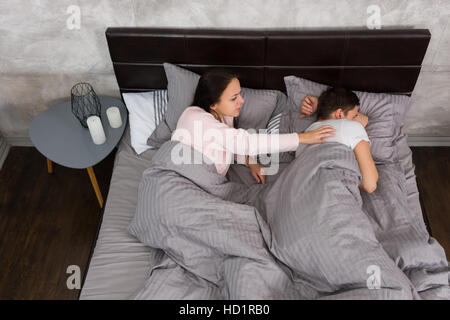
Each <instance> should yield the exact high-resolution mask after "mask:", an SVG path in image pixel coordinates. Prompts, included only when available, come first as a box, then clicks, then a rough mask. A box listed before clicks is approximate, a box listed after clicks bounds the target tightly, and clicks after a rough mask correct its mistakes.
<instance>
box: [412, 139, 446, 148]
mask: <svg viewBox="0 0 450 320" xmlns="http://www.w3.org/2000/svg"><path fill="white" fill-rule="evenodd" d="M408 145H409V146H410V147H450V137H419V136H408Z"/></svg>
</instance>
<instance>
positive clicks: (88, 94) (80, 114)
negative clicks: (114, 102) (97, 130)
mask: <svg viewBox="0 0 450 320" xmlns="http://www.w3.org/2000/svg"><path fill="white" fill-rule="evenodd" d="M70 96H71V100H72V113H73V114H74V115H75V117H77V119H78V120H79V121H80V123H81V125H82V126H83V127H85V128H87V127H88V126H87V122H86V120H87V118H89V117H90V116H98V117H100V119H101V104H100V99H99V98H98V96H97V95H96V94H95V91H94V88H92V86H91V85H90V84H89V83H85V82H80V83H77V84H76V85H74V86H73V87H72V89H71V90H70Z"/></svg>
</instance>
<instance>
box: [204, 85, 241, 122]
mask: <svg viewBox="0 0 450 320" xmlns="http://www.w3.org/2000/svg"><path fill="white" fill-rule="evenodd" d="M243 103H244V99H243V98H242V96H241V85H240V83H239V80H238V79H237V78H234V79H233V80H231V82H230V83H229V84H228V86H227V88H226V89H225V90H224V92H222V95H221V96H220V101H219V102H218V103H216V104H214V105H212V106H211V109H212V110H214V111H216V112H217V113H218V114H219V115H220V116H229V117H237V116H239V110H240V109H241V106H242V104H243Z"/></svg>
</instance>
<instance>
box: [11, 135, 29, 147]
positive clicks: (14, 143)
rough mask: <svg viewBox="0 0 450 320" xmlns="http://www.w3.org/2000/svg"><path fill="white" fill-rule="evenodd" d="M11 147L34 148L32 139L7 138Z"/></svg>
mask: <svg viewBox="0 0 450 320" xmlns="http://www.w3.org/2000/svg"><path fill="white" fill-rule="evenodd" d="M5 139H6V142H7V143H8V144H9V145H10V146H11V147H34V144H33V142H31V139H30V137H5Z"/></svg>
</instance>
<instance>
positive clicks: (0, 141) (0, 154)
mask: <svg viewBox="0 0 450 320" xmlns="http://www.w3.org/2000/svg"><path fill="white" fill-rule="evenodd" d="M9 148H10V146H9V144H8V143H7V142H6V139H5V138H3V137H2V136H1V135H0V170H1V169H2V167H3V163H4V162H5V159H6V157H7V156H8V152H9Z"/></svg>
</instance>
